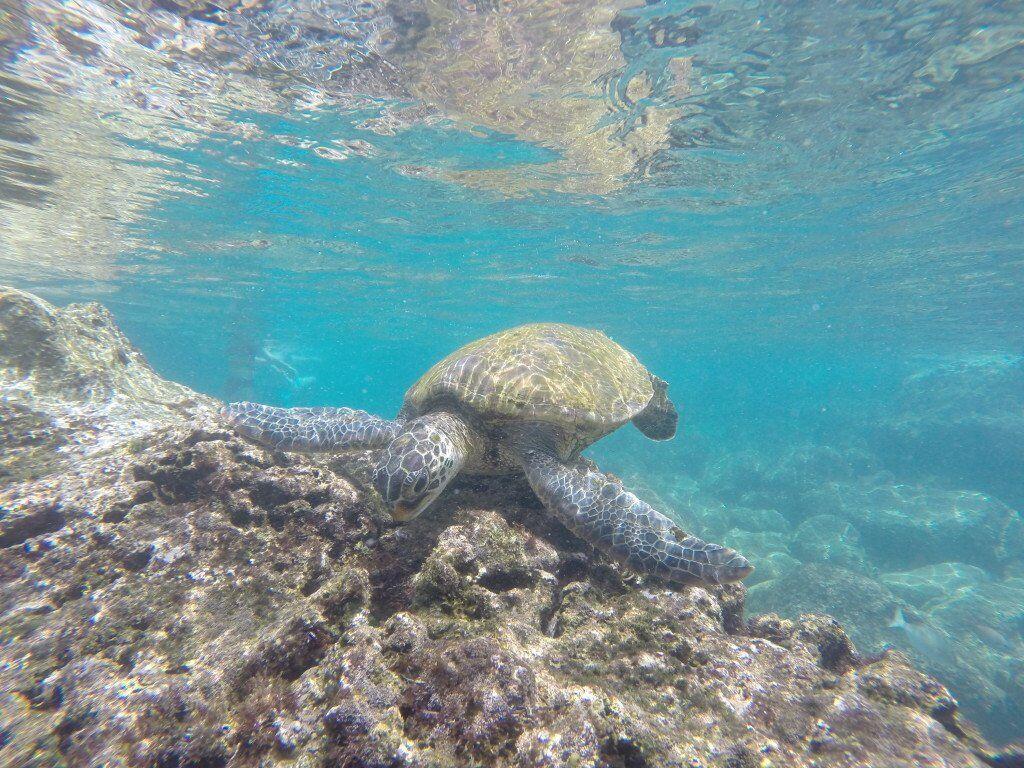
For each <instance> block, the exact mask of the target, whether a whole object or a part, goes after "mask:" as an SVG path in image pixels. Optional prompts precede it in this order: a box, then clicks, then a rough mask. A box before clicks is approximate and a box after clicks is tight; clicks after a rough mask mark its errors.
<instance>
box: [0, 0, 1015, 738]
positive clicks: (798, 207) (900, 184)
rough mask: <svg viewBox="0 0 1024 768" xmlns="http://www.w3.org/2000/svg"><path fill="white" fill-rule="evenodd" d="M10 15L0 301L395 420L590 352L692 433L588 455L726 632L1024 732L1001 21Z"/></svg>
mask: <svg viewBox="0 0 1024 768" xmlns="http://www.w3.org/2000/svg"><path fill="white" fill-rule="evenodd" d="M12 7H13V12H12V13H10V14H8V15H7V16H6V17H5V19H6V21H4V25H3V26H0V62H2V67H3V68H2V70H0V72H2V74H0V118H2V123H0V126H2V127H0V278H2V280H3V282H5V283H9V284H12V285H15V286H17V287H19V288H24V289H28V290H32V291H34V292H38V293H39V294H41V295H43V296H44V297H46V298H49V299H51V300H53V301H57V302H59V303H65V302H69V301H82V300H98V301H101V302H102V303H103V304H105V305H106V306H107V307H109V308H110V309H111V310H112V311H113V313H114V315H115V316H116V318H117V320H118V322H119V323H120V324H121V326H122V328H123V329H124V330H125V332H126V333H127V335H128V336H129V337H130V338H131V339H132V340H133V342H134V343H135V344H136V345H137V346H138V347H139V348H140V349H141V350H142V351H143V352H144V353H145V354H146V355H147V357H148V359H149V360H150V361H151V363H152V364H153V366H154V367H155V368H156V369H157V370H158V371H159V372H160V373H161V374H162V375H164V376H166V377H168V378H171V379H174V380H176V381H180V382H182V383H185V384H187V385H188V386H190V387H193V388H195V389H197V390H200V391H202V392H206V393H209V394H211V395H214V396H217V397H220V398H224V399H253V400H258V401H261V402H266V403H271V404H275V405H282V406H301V405H350V406H354V407H359V408H364V409H367V410H370V411H373V412H376V413H380V414H382V415H387V416H391V415H393V414H394V413H395V412H396V410H397V408H398V407H399V405H400V403H401V398H402V395H403V393H404V391H405V389H406V388H407V387H408V386H409V384H411V383H412V382H413V381H415V379H416V378H417V376H418V375H419V373H421V372H422V371H423V370H425V369H426V368H427V367H428V366H429V365H430V364H431V363H432V362H433V361H435V360H437V359H438V358H439V357H441V356H443V355H444V354H446V353H447V352H449V351H451V350H452V349H454V348H455V347H457V346H459V345H461V344H463V343H465V342H467V341H470V340H472V339H474V338H476V337H479V336H482V335H484V334H486V333H490V332H493V331H497V330H500V329H502V328H506V327H510V326H513V325H516V324H519V323H524V322H534V321H541V320H552V321H563V322H570V323H574V324H578V325H583V326H588V327H594V328H599V329H601V330H603V331H605V332H606V333H608V334H609V335H610V336H611V337H612V338H614V339H615V340H617V341H619V342H620V343H621V344H623V345H624V346H626V347H627V348H629V349H630V350H632V351H633V352H634V353H635V354H637V356H638V357H639V358H640V359H641V360H642V361H643V362H644V363H646V364H647V365H648V366H649V367H650V368H651V369H652V370H653V371H655V372H656V373H657V374H658V375H660V376H661V377H663V378H665V379H666V380H668V381H669V382H670V386H671V390H670V391H671V393H672V395H673V397H674V398H675V400H676V401H677V402H678V403H680V404H681V407H682V409H683V420H684V429H683V431H682V434H681V436H680V437H678V438H677V439H676V440H674V441H671V442H668V443H664V444H656V443H652V442H650V441H646V440H644V439H643V437H642V436H641V435H640V434H639V433H638V432H636V431H635V430H632V429H625V430H621V431H620V432H619V433H616V434H614V435H612V436H611V437H609V438H608V439H607V440H605V441H603V442H602V443H601V444H599V445H596V446H594V448H593V449H592V450H591V455H592V456H593V458H594V459H595V460H596V461H597V462H598V463H599V464H600V465H601V466H602V467H603V468H605V469H608V470H610V471H613V472H615V473H616V474H618V475H620V476H621V477H623V478H624V479H625V480H626V481H627V482H628V483H629V484H630V485H631V486H632V487H634V489H635V490H637V491H638V492H640V493H641V494H642V495H644V496H645V497H646V498H648V499H649V500H650V501H652V503H655V504H656V506H658V507H659V508H661V509H663V510H664V511H666V512H667V513H669V514H672V515H674V516H676V517H677V518H678V519H680V520H681V521H682V522H683V523H684V524H686V525H687V526H688V527H691V528H693V529H694V530H695V531H696V532H697V533H700V534H702V535H705V536H706V537H708V538H712V539H714V540H719V541H724V542H725V543H727V544H730V545H731V546H735V547H736V548H737V549H740V550H741V551H743V552H744V553H745V554H746V555H747V556H748V557H749V558H750V559H751V560H752V561H753V562H754V563H755V565H757V567H758V570H757V571H756V572H755V575H754V576H753V577H752V578H751V579H750V580H749V582H748V583H749V585H750V587H751V588H750V594H749V599H748V602H749V606H750V610H751V612H758V611H763V610H775V611H778V612H780V613H783V614H788V615H796V614H798V613H799V612H802V611H812V610H816V611H825V612H830V613H834V614H835V615H837V616H838V617H839V618H840V619H841V620H843V621H844V623H845V624H847V625H848V626H849V628H850V631H851V633H852V634H853V635H854V637H855V639H856V640H857V641H858V644H859V645H860V646H861V647H862V648H864V649H866V650H871V649H879V648H881V647H884V646H885V645H894V646H896V647H899V648H901V649H902V650H904V651H906V652H907V653H908V654H910V655H911V656H912V657H914V658H915V660H916V661H917V662H918V663H920V664H921V665H922V666H923V667H924V668H926V669H928V670H929V671H931V672H933V673H934V674H936V675H937V676H939V677H940V679H942V680H943V682H945V683H946V684H947V685H949V686H950V687H951V688H952V690H953V691H954V694H955V695H956V696H957V697H958V698H959V699H960V700H961V703H962V704H963V705H964V707H965V709H966V710H967V712H968V714H969V715H970V716H971V717H973V718H974V719H975V720H976V721H978V722H979V723H980V724H981V725H982V726H983V727H984V728H985V730H986V732H987V733H988V734H989V735H990V736H991V737H992V738H993V739H995V740H997V741H1006V740H1010V739H1012V738H1014V737H1018V736H1020V734H1021V733H1022V732H1024V717H1022V715H1021V712H1024V658H1022V648H1024V643H1022V636H1024V534H1022V533H1021V527H1020V526H1021V523H1020V513H1021V512H1024V472H1022V471H1021V467H1022V466H1024V451H1022V448H1021V446H1022V445H1024V358H1022V354H1024V312H1022V307H1024V289H1022V287H1021V285H1022V282H1024V281H1022V278H1024V245H1022V244H1024V85H1022V82H1021V78H1020V72H1021V71H1022V67H1024V32H1022V29H1024V27H1022V26H1021V25H1022V19H1024V9H1022V8H1021V6H1020V4H1019V3H977V2H967V3H955V4H954V3H945V2H905V3H896V4H891V3H878V4H871V3H862V4H858V5H857V6H856V7H854V6H851V5H848V4H841V3H840V4H833V3H814V2H800V3H772V2H749V3H710V4H701V5H697V4H691V3H687V2H670V1H668V0H665V1H663V2H651V3H649V4H647V5H645V6H643V7H632V6H630V5H628V4H626V3H617V4H614V5H609V6H608V7H607V8H606V9H605V10H607V13H596V12H591V11H589V10H588V7H587V6H584V5H582V4H577V5H572V4H567V3H557V2H548V3H541V2H535V3H520V4H514V5H510V6H501V7H500V8H491V7H489V6H484V5H469V4H456V3H453V4H451V5H448V4H438V5H432V4H425V5H423V6H422V7H421V6H419V5H416V4H415V3H408V4H403V3H399V4H397V5H396V4H390V5H388V6H383V5H381V6H377V5H374V4H372V3H364V4H361V5H359V6H355V5H346V4H340V3H339V4H317V3H309V4H303V3H302V2H294V3H273V2H268V3H265V4H255V5H251V6H245V5H232V4H227V5H225V6H224V9H223V10H221V11H217V12H213V11H210V10H209V8H206V9H205V10H203V8H201V7H200V6H199V5H198V4H197V5H195V6H192V5H189V4H187V3H180V4H167V6H166V7H165V8H164V7H161V8H158V9H154V10H153V11H152V13H151V14H150V15H149V16H148V17H147V16H145V15H143V16H142V20H141V21H140V20H139V19H135V21H134V22H133V24H134V26H131V25H128V23H127V21H126V19H125V18H124V17H123V16H121V15H119V14H122V10H120V6H116V5H115V4H113V3H110V4H106V3H102V2H94V3H86V4H82V5H80V6H78V7H76V9H72V8H69V7H65V6H63V5H61V4H58V3H53V4H50V3H36V4H29V5H26V6H24V7H22V6H18V5H17V4H15V6H12ZM204 7H205V6H204ZM211 13H212V14H213V16H215V17H216V18H214V19H211V18H210V14H211ZM72 17H73V18H72ZM139 25H142V26H144V27H145V29H146V30H147V32H148V36H146V35H141V34H136V33H137V32H138V27H139ZM495 29H504V30H505V31H506V32H507V33H508V34H506V35H500V34H491V33H492V32H493V31H494V30H495ZM133 30H134V32H133ZM556 32H557V34H556ZM897 606H900V607H902V608H903V609H905V610H906V611H907V612H909V613H911V614H912V615H914V616H916V617H917V618H918V619H919V620H921V621H924V622H925V623H924V624H923V625H921V626H923V627H924V629H923V630H922V631H924V632H926V633H930V634H929V637H930V638H931V640H932V641H933V642H929V643H921V642H915V641H914V637H912V636H911V635H910V634H909V633H906V632H903V631H900V630H899V629H892V628H889V627H888V624H889V622H890V619H891V617H892V614H893V611H894V609H895V608H896V607H897ZM978 626H984V627H985V628H987V629H988V630H991V632H988V631H983V632H981V631H978V629H977V628H978ZM994 637H995V638H1000V640H994V639H993V638H994ZM922 649H923V650H922Z"/></svg>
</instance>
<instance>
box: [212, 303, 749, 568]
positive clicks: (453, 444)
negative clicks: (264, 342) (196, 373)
mask: <svg viewBox="0 0 1024 768" xmlns="http://www.w3.org/2000/svg"><path fill="white" fill-rule="evenodd" d="M225 414H226V416H227V417H228V419H229V420H230V421H231V422H232V423H233V424H234V425H235V426H236V427H237V429H238V430H239V431H240V432H241V433H242V434H244V435H246V436H247V437H249V438H251V439H253V440H255V441H256V442H259V443H262V444H264V445H267V446H269V447H272V448H277V449H282V450H292V451H335V450H345V449H370V448H381V449H383V453H382V454H381V456H380V458H379V460H378V461H377V465H376V469H375V470H374V473H373V482H374V485H375V486H376V488H377V490H378V491H380V493H381V495H382V496H383V497H384V499H385V500H386V501H387V502H388V503H389V505H390V508H391V510H392V515H393V517H394V518H395V519H396V520H399V521H406V520H411V519H412V518H414V517H416V516H417V515H418V514H420V513H421V512H422V511H423V510H424V509H426V508H427V507H428V506H430V504H431V503H432V502H433V501H434V500H435V499H436V498H437V497H438V495H439V494H440V493H441V491H443V490H444V488H445V486H446V485H448V483H449V482H450V481H451V480H452V478H453V477H455V476H456V475H457V474H458V473H459V472H468V473H472V474H506V473H515V472H523V473H525V474H526V478H527V480H528V481H529V483H530V486H531V487H532V488H533V490H534V492H535V493H536V494H537V496H538V497H539V498H540V500H541V501H542V502H543V504H544V506H545V507H546V508H547V509H548V511H549V512H550V513H551V514H553V515H554V516H555V517H556V518H557V519H558V520H560V521H561V522H562V523H564V524H565V525H566V527H568V528H569V529H570V530H571V531H573V532H574V533H575V534H576V535H578V536H579V537H580V538H582V539H584V540H586V541H588V542H589V543H590V544H592V545H593V546H594V547H596V548H597V549H600V550H602V551H603V552H605V553H607V554H608V555H610V556H611V557H613V558H614V559H615V560H617V561H619V562H621V563H623V564H626V565H628V566H630V567H632V568H634V569H636V570H638V571H640V572H644V573H650V574H655V575H657V576H661V577H663V578H666V579H668V580H670V581H674V582H680V583H692V582H706V583H724V582H732V581H738V580H740V579H742V578H743V577H745V576H746V575H747V574H749V573H750V572H751V571H752V570H753V568H752V567H751V565H750V563H748V562H747V560H746V559H745V558H744V557H743V556H742V555H739V554H737V553H736V552H734V551H733V550H731V549H728V548H727V547H723V546H721V545H719V544H710V543H708V542H706V541H703V540H701V539H698V538H697V537H695V536H691V535H689V534H687V533H685V532H683V531H682V530H681V529H680V528H679V527H678V526H677V525H676V524H675V523H673V522H672V521H671V520H669V519H668V518H667V517H665V516H664V515H663V514H661V513H660V512H658V511H656V510H655V509H654V508H653V507H651V506H650V505H649V504H647V503H646V502H644V501H642V500H641V499H639V498H637V497H636V496H635V495H634V494H633V493H631V492H630V491H628V490H626V488H624V487H623V485H622V483H621V482H620V481H619V480H617V479H615V478H613V477H610V476H609V475H606V474H603V473H601V472H600V471H599V470H598V469H597V467H596V466H594V464H593V463H592V462H590V461H589V460H587V459H584V458H582V457H581V456H580V451H581V450H583V449H584V448H586V447H587V446H588V445H590V444H591V443H593V442H594V441H596V440H598V439H600V438H601V437H604V436H605V435H607V434H608V433H609V432H612V431H614V430H615V429H618V428H619V427H620V426H622V425H623V424H625V423H626V422H627V421H632V422H633V424H635V425H636V426H637V428H638V429H639V430H640V431H641V432H643V434H645V435H646V436H647V437H649V438H652V439H654V440H668V439H669V438H671V437H673V436H674V435H675V432H676V424H677V422H678V420H679V416H678V413H677V412H676V409H675V406H674V405H673V404H672V401H671V400H669V398H668V385H667V384H666V383H665V382H664V381H662V380H661V379H659V378H658V377H657V376H654V375H653V374H651V373H650V372H649V371H648V370H647V369H646V368H645V367H644V366H643V365H642V364H641V363H640V361H639V360H637V359H636V357H634V356H633V355H632V354H630V353H629V352H627V351H626V350H625V349H623V348H622V347H621V346H619V345H618V344H616V343H615V342H614V341H612V340H611V339H609V338H608V337H607V336H605V335H604V334H603V333H601V332H600V331H593V330H588V329H585V328H577V327H574V326H571V325H564V324H559V323H537V324H531V325H523V326H519V327H517V328H511V329H509V330H506V331H502V332H500V333H495V334H493V335H491V336H487V337H485V338H482V339H480V340H478V341H474V342H471V343H470V344H467V345H466V346H464V347H462V348H461V349H458V350H456V351H455V352H453V353H452V354H450V355H449V356H448V357H446V358H444V359H443V360H441V361H440V362H439V363H437V364H436V365H434V366H433V367H432V368H431V369H430V370H429V371H427V372H426V373H425V374H424V375H423V377H422V378H421V379H420V380H419V381H417V382H416V383H415V384H414V385H413V386H412V388H411V389H410V390H409V391H408V392H407V393H406V395H405V403H404V405H403V406H402V409H401V410H400V411H399V414H398V417H397V418H396V419H394V420H393V421H390V420H387V419H382V418H379V417H377V416H373V415H371V414H369V413H366V412H365V411H356V410H352V409H351V408H273V407H270V406H266V405H257V404H255V403H232V404H231V405H229V406H227V408H226V409H225Z"/></svg>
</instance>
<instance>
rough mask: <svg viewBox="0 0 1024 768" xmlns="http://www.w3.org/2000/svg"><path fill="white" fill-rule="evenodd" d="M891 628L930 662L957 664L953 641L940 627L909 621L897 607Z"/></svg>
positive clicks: (890, 624) (890, 623)
mask: <svg viewBox="0 0 1024 768" xmlns="http://www.w3.org/2000/svg"><path fill="white" fill-rule="evenodd" d="M889 628H890V629H895V630H897V631H900V632H902V633H903V635H904V636H905V637H906V639H907V642H908V643H910V646H911V647H912V648H913V649H914V650H915V651H917V652H918V653H919V654H921V656H922V657H923V658H925V659H927V660H929V661H933V662H938V663H950V662H954V663H955V662H956V661H957V657H956V652H955V651H954V650H953V647H952V646H953V640H952V638H951V637H950V636H949V635H948V634H947V633H945V632H943V631H942V630H941V629H939V628H938V627H935V626H932V625H931V624H928V623H926V622H923V621H914V620H910V621H908V620H907V618H906V616H904V615H903V609H902V608H900V607H899V606H896V610H895V611H894V612H893V616H892V621H890V622H889Z"/></svg>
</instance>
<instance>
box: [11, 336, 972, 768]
mask: <svg viewBox="0 0 1024 768" xmlns="http://www.w3.org/2000/svg"><path fill="white" fill-rule="evenodd" d="M44 341H45V339H44ZM76 343H77V344H80V345H86V347H88V345H89V344H90V343H91V342H90V341H89V340H88V338H87V337H84V336H83V337H82V339H81V340H80V341H78V342H76ZM81 351H82V352H85V351H86V349H82V350H81ZM31 373H32V371H31V370H26V371H23V375H31ZM58 374H59V371H53V373H52V374H47V375H54V376H56V375H58ZM166 386H168V387H173V386H174V385H166ZM131 391H132V390H131V388H128V389H127V390H126V392H128V393H129V394H128V395H126V396H127V397H129V398H130V396H131V395H130V392H131ZM140 407H141V406H140ZM111 418H116V416H112V417H111ZM112 434H115V435H120V434H121V433H120V432H118V431H117V430H116V429H114V430H113V432H112ZM119 439H120V440H122V442H119V443H118V444H117V446H116V450H108V451H106V452H101V453H92V454H88V455H83V456H81V457H80V458H79V459H78V460H77V461H76V462H75V464H74V465H73V466H66V465H50V469H51V471H48V472H46V473H45V474H42V475H41V476H36V477H33V478H30V479H24V480H21V481H18V482H12V483H8V484H7V485H6V486H5V488H4V489H3V491H0V505H2V507H3V513H2V515H3V520H5V521H6V520H9V519H12V516H14V517H16V516H18V515H23V514H26V513H27V511H28V510H31V509H33V508H37V507H38V508H44V507H45V508H50V509H54V510H56V511H57V513H58V514H57V515H56V516H55V517H53V518H52V521H51V524H50V525H49V526H48V529H47V530H45V531H39V532H32V531H29V534H31V535H27V536H25V537H24V538H22V539H21V540H19V541H14V542H7V543H8V544H9V546H7V547H6V548H5V549H4V550H3V552H2V557H0V691H2V693H0V733H2V734H3V739H2V740H0V764H4V765H19V766H20V765H25V766H38V767H40V768H42V767H43V766H78V765H105V766H170V765H175V766H257V765H258V766H278V765H279V766H303V767H305V766H310V767H312V766H424V767H426V766H477V765H489V766H509V767H512V766H515V767H516V768H528V767H529V768H534V767H536V768H540V767H541V766H545V767H546V766H552V767H554V766H565V767H568V766H575V767H582V766H591V767H593V768H598V767H603V766H647V767H650V768H654V767H659V768H660V767H661V766H680V767H682V766H691V767H692V766H776V767H779V768H781V767H782V766H794V767H795V766H811V765H814V766H860V765H886V766H916V765H921V764H932V765H942V766H981V765H983V764H984V761H983V757H985V756H987V747H986V745H985V744H984V743H983V742H982V741H981V740H980V739H979V738H978V737H976V736H974V735H973V731H972V729H971V727H970V726H969V725H968V724H967V723H965V722H964V721H963V720H962V719H961V718H960V717H959V715H958V712H957V705H956V701H955V700H954V699H953V697H952V696H951V695H950V694H949V692H948V691H947V690H946V689H945V688H944V687H943V686H942V685H940V684H939V683H938V682H936V681H935V680H933V679H931V678H929V677H927V676H926V675H923V674H921V673H920V672H917V671H916V670H915V669H914V668H913V667H912V666H910V664H909V663H908V662H907V661H906V659H905V658H904V657H902V656H900V655H899V654H895V653H886V654H883V655H881V656H879V657H862V656H861V655H859V654H858V653H857V651H856V649H855V648H854V646H853V643H852V642H851V641H850V639H849V637H848V635H847V633H846V632H845V631H844V630H843V628H842V627H841V626H840V625H839V624H838V623H837V622H836V621H835V620H833V619H830V618H828V617H824V616H815V615H806V616H804V617H802V618H800V619H799V620H796V621H788V620H783V619H780V618H779V617H778V616H775V615H766V616H760V617H756V618H753V619H751V620H749V621H748V620H745V618H744V615H743V610H744V597H745V592H744V588H743V587H742V586H741V585H728V586H725V587H714V588H706V587H694V588H691V589H686V590H681V591H675V590H669V589H666V588H665V587H664V585H662V584H659V583H657V582H654V581H643V580H640V579H639V578H638V577H636V576H635V575H630V574H626V573H623V572H622V571H621V570H619V569H618V568H617V567H616V566H615V565H613V564H610V563H608V562H606V561H604V560H603V559H602V558H600V557H598V556H595V555H593V554H592V553H591V552H590V551H589V550H587V549H586V548H585V547H584V546H582V544H581V542H579V540H577V539H575V538H574V537H572V536H571V534H569V533H568V532H567V531H566V530H565V529H564V528H562V527H560V526H559V525H558V524H557V523H556V522H555V521H553V520H552V519H551V518H550V517H549V516H548V515H546V514H545V513H544V512H543V510H542V509H541V508H540V506H539V505H538V504H537V502H536V501H535V500H534V498H533V497H532V496H531V494H530V493H529V491H528V488H527V487H526V486H525V484H522V485H518V486H517V485H515V484H509V483H508V482H507V481H502V482H498V483H491V482H490V481H487V480H484V481H481V482H478V483H477V484H475V485H472V486H471V485H468V484H467V485H463V486H461V487H459V488H457V489H456V490H458V491H459V492H458V493H455V494H452V495H450V496H449V497H447V498H446V499H445V500H444V501H443V502H442V503H440V504H439V505H438V508H437V509H435V510H433V511H432V512H431V514H429V515H424V516H422V517H420V518H417V519H416V520H414V521H412V522H411V523H409V524H408V525H404V526H399V527H396V526H394V525H393V524H392V522H391V521H390V519H389V518H388V516H387V515H386V514H385V513H383V512H382V511H381V507H380V505H379V504H378V503H377V502H376V501H375V500H374V498H373V496H372V492H371V491H369V490H367V486H366V483H365V479H366V472H367V461H366V458H365V457H363V456H361V455H353V456H350V457H342V458H338V459H333V460H328V459H323V458H321V459H311V458H308V457H295V456H287V455H283V454H280V453H275V452H271V451H265V450H262V449H260V448H256V447H253V446H252V445H251V444H249V443H247V442H245V441H243V440H241V439H239V438H237V437H236V436H234V435H232V434H230V433H229V432H224V431H218V430H210V429H208V428H202V427H200V426H197V425H195V424H191V425H190V424H187V423H185V422H184V421H181V422H178V423H168V424H165V425H164V426H162V427H161V428H160V429H156V430H153V431H149V432H145V433H144V435H143V437H142V438H139V437H138V436H137V435H136V434H134V433H131V434H128V435H124V436H123V437H121V438H119ZM350 478H351V479H350Z"/></svg>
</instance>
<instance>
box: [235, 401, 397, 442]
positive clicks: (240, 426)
mask: <svg viewBox="0 0 1024 768" xmlns="http://www.w3.org/2000/svg"><path fill="white" fill-rule="evenodd" d="M221 413H222V415H223V416H224V417H225V418H226V419H227V420H228V421H229V422H230V423H231V424H232V425H233V426H234V427H235V429H237V430H238V431H239V432H241V433H242V434H243V435H245V436H246V437H248V438H249V439H250V440H253V441H254V442H257V443H260V444H261V445H265V446H267V447H268V448H276V449H278V450H283V451H306V452H310V453H312V452H317V451H343V450H350V449H364V450H365V449H370V448H383V447H384V446H385V445H387V444H388V443H389V442H390V441H391V440H392V439H393V438H394V436H395V435H396V434H397V433H398V431H399V429H400V425H399V423H398V422H396V421H388V420H387V419H382V418H380V417H379V416H374V415H373V414H370V413H367V412H366V411H356V410H353V409H352V408H274V407H272V406H269V405H259V404H257V403H231V404H229V405H228V406H226V407H225V408H224V409H223V411H222V412H221Z"/></svg>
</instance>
